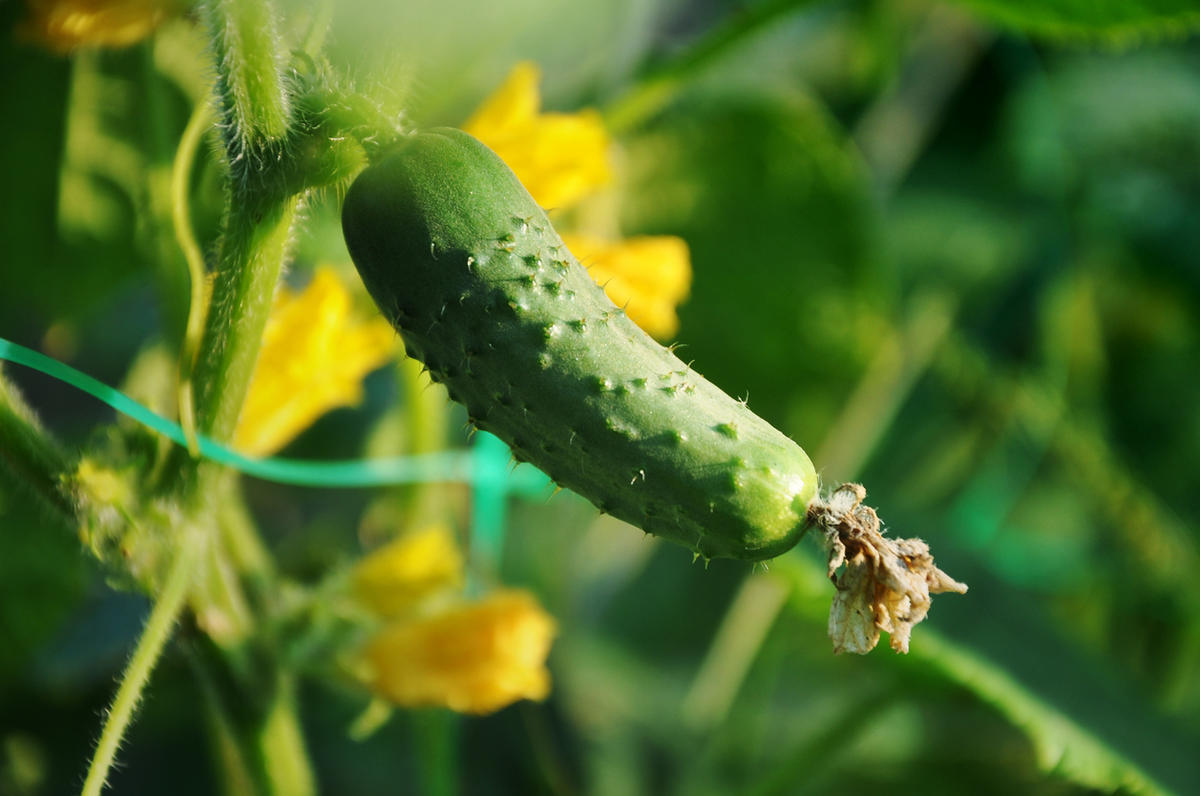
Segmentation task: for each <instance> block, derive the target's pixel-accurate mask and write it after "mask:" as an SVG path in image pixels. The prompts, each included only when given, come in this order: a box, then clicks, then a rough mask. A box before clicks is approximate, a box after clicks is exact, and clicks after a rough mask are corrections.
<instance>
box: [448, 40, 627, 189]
mask: <svg viewBox="0 0 1200 796" xmlns="http://www.w3.org/2000/svg"><path fill="white" fill-rule="evenodd" d="M540 78H541V72H540V70H539V69H538V67H537V65H535V64H532V63H530V62H528V61H524V62H522V63H519V64H517V65H516V66H515V67H514V68H513V70H512V72H511V73H510V74H509V76H508V78H507V79H506V80H505V81H504V83H503V84H502V85H501V86H500V88H498V89H497V90H496V92H495V93H494V94H492V95H491V96H490V97H488V98H487V99H486V100H484V103H483V105H481V106H480V107H479V108H478V110H476V111H475V113H474V115H472V116H471V118H470V119H468V120H467V122H466V124H464V125H463V130H465V131H466V132H468V133H470V134H471V135H473V136H475V137H476V138H478V139H479V140H480V141H482V142H483V143H485V144H487V145H488V147H490V148H491V149H492V151H494V152H495V153H496V154H497V155H499V156H500V158H501V159H502V160H503V161H504V162H505V163H507V164H508V167H509V168H511V169H512V170H513V171H514V172H516V174H517V176H518V177H520V179H521V182H522V183H524V185H525V188H526V189H527V190H528V191H529V193H531V194H533V198H534V199H536V200H537V203H538V204H540V205H541V206H542V207H544V208H547V209H555V208H561V207H567V206H569V205H572V204H575V203H576V202H578V201H579V200H580V199H582V198H583V197H585V196H587V195H588V194H590V193H593V192H594V191H595V190H596V189H597V188H600V187H601V186H603V185H606V184H607V183H608V182H610V181H611V180H612V161H611V152H610V150H611V147H612V142H611V140H610V139H609V136H608V131H607V130H605V129H604V123H603V122H602V121H601V119H600V114H599V113H597V112H596V111H594V110H591V109H585V110H582V111H579V112H577V113H542V112H541V104H542V100H541V94H540V92H539V91H538V81H539V80H540Z"/></svg>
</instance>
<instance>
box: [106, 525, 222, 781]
mask: <svg viewBox="0 0 1200 796" xmlns="http://www.w3.org/2000/svg"><path fill="white" fill-rule="evenodd" d="M205 542H206V537H205V535H204V534H202V533H199V532H197V531H196V530H194V529H191V528H189V529H186V530H185V531H184V533H183V534H182V544H181V546H180V548H179V551H178V553H177V554H176V556H175V560H174V561H173V562H172V563H171V569H170V570H169V571H168V573H167V577H166V581H165V582H164V583H163V588H162V591H161V592H160V593H159V595H158V599H157V601H156V602H155V603H154V610H153V611H151V612H150V618H149V619H148V620H147V621H146V627H145V629H144V630H143V631H142V637H141V638H140V639H139V640H138V643H137V647H136V649H134V651H133V657H131V658H130V659H129V665H128V666H126V668H125V673H124V674H123V675H122V677H121V685H120V687H118V688H117V694H116V696H115V697H113V702H112V706H111V707H110V708H109V710H108V718H107V719H106V720H105V722H104V729H103V730H101V732H100V740H99V742H98V743H97V744H96V751H95V753H94V754H93V756H92V763H91V765H90V766H89V767H88V773H87V779H86V780H85V781H84V783H83V791H82V794H83V796H99V794H100V791H101V790H103V788H104V783H105V781H106V780H107V779H108V772H109V769H110V768H111V767H112V763H113V759H114V758H115V757H116V754H117V747H118V746H120V744H121V738H122V737H123V736H124V735H125V730H126V729H127V728H128V727H129V722H130V721H131V720H132V719H133V714H134V711H135V710H137V705H138V701H139V700H140V699H141V695H142V690H143V689H144V688H145V686H146V682H147V680H149V679H150V673H151V672H152V671H154V665H155V663H157V662H158V658H159V655H160V654H161V653H162V650H163V647H164V646H165V645H166V643H167V639H168V638H170V637H171V629H172V627H173V626H174V624H175V620H176V619H178V617H179V612H180V610H181V609H182V608H183V605H184V598H185V597H186V596H187V593H188V587H189V586H190V585H191V581H192V575H193V573H194V572H195V571H196V569H197V568H198V564H199V559H200V557H201V555H202V553H203V551H204V548H205Z"/></svg>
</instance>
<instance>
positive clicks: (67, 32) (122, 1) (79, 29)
mask: <svg viewBox="0 0 1200 796" xmlns="http://www.w3.org/2000/svg"><path fill="white" fill-rule="evenodd" d="M27 5H28V6H29V17H28V19H26V20H25V23H24V26H23V33H24V34H25V35H27V36H29V37H30V38H32V39H33V40H35V41H37V42H38V43H40V44H42V45H44V46H45V47H48V48H49V49H51V50H54V51H56V52H61V53H66V52H70V51H71V50H75V49H78V48H79V47H86V46H96V47H127V46H129V45H130V44H135V43H137V42H139V41H141V40H142V39H144V38H146V37H147V36H149V35H150V32H151V31H153V30H154V29H155V28H156V27H158V25H159V24H160V23H161V22H163V21H164V20H165V19H166V18H167V17H168V16H171V15H172V14H175V13H177V12H178V11H179V10H180V4H179V3H178V2H173V1H172V0H27Z"/></svg>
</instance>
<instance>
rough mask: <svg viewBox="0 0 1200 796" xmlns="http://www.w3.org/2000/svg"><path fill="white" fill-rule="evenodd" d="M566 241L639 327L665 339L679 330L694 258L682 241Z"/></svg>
mask: <svg viewBox="0 0 1200 796" xmlns="http://www.w3.org/2000/svg"><path fill="white" fill-rule="evenodd" d="M562 238H563V242H564V243H566V244H567V248H568V249H570V250H571V253H572V254H574V255H575V256H576V257H577V258H579V261H580V262H581V263H583V264H584V265H585V266H587V268H588V273H590V274H591V275H592V278H593V279H595V280H596V281H597V282H598V283H599V284H601V285H603V286H604V291H605V292H606V293H608V297H609V298H610V299H612V301H613V303H614V304H616V305H617V306H618V307H624V308H625V311H626V312H627V313H628V314H629V317H630V318H631V319H632V320H633V322H634V323H636V324H637V325H638V326H640V327H642V328H643V329H644V330H645V331H646V332H647V333H648V334H650V335H652V336H654V337H658V338H660V339H667V338H670V337H671V336H672V335H674V334H675V333H676V332H677V331H679V315H678V314H676V312H675V307H676V305H678V304H679V303H680V302H681V301H683V300H684V299H685V298H686V297H687V294H688V290H689V288H690V287H691V282H692V266H691V259H690V258H689V256H688V247H687V244H686V243H685V242H684V241H683V240H682V239H681V238H675V237H671V236H665V235H663V236H654V237H639V238H627V239H625V240H620V241H605V240H601V239H598V238H590V237H586V236H583V235H570V234H566V235H563V236H562Z"/></svg>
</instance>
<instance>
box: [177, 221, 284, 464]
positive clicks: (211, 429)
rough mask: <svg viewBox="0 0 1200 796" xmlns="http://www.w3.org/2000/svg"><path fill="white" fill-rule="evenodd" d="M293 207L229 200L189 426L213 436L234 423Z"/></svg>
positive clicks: (224, 436) (223, 436)
mask: <svg viewBox="0 0 1200 796" xmlns="http://www.w3.org/2000/svg"><path fill="white" fill-rule="evenodd" d="M299 202H300V200H299V198H298V197H291V198H288V199H285V200H282V201H277V202H265V203H255V204H243V203H241V202H236V201H235V202H233V203H231V206H230V211H229V215H228V217H227V219H226V227H225V236H224V238H223V239H222V241H221V252H220V265H219V267H218V271H217V275H216V281H215V282H214V284H213V296H212V304H211V306H210V308H209V312H208V319H207V323H206V324H205V332H204V342H203V345H202V346H201V350H200V354H199V360H198V361H197V363H196V372H195V389H196V420H197V426H198V428H199V430H200V431H201V432H202V433H204V434H207V435H208V436H210V437H212V438H213V439H217V440H222V441H224V440H228V439H229V438H230V437H232V436H233V430H234V428H235V427H236V425H237V419H238V413H239V412H240V411H241V407H242V402H243V400H244V399H245V397H246V391H247V389H248V388H249V386H250V377H251V376H252V375H253V372H254V363H255V361H256V359H257V357H258V348H259V344H260V342H261V340H262V332H263V327H264V326H265V325H266V322H267V316H268V314H269V313H270V310H271V300H272V298H273V296H274V294H275V284H276V282H277V281H278V279H279V274H280V271H281V270H282V268H283V261H284V257H285V255H286V252H287V245H288V241H289V236H290V234H291V229H292V222H293V221H294V220H295V217H296V209H297V207H298V206H299Z"/></svg>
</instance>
